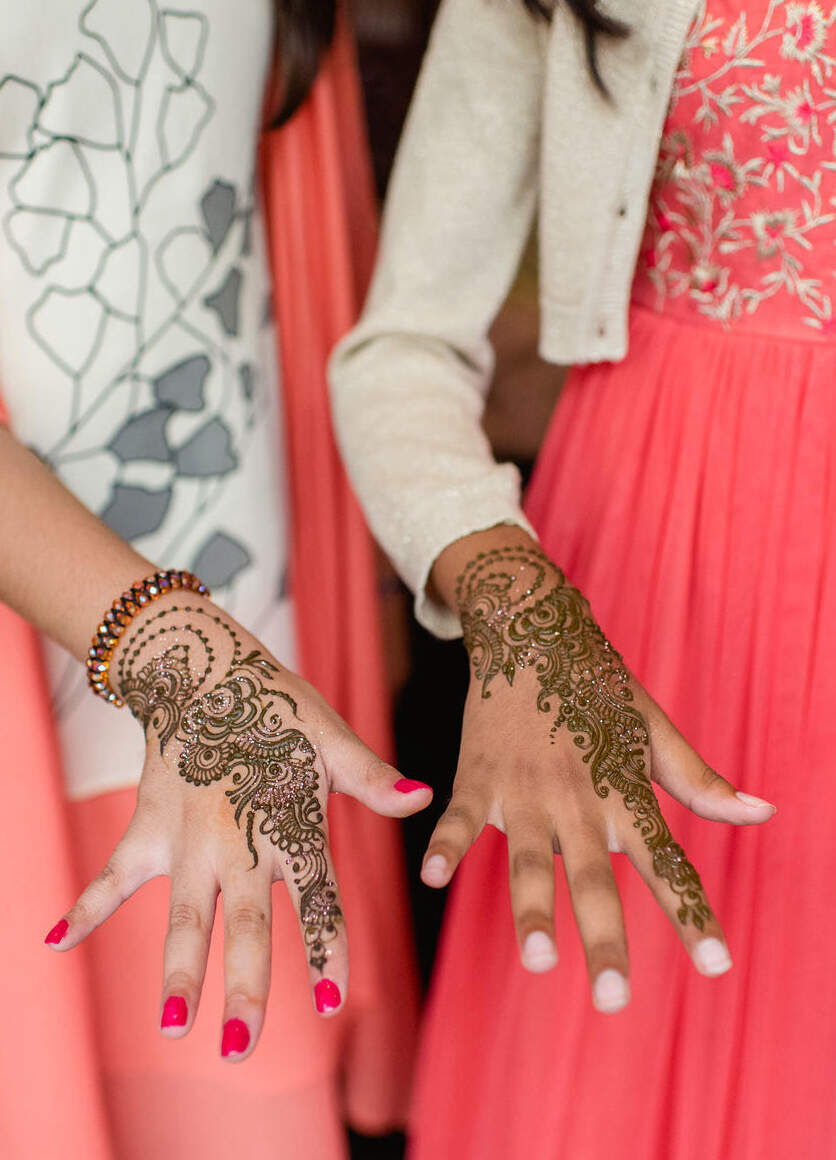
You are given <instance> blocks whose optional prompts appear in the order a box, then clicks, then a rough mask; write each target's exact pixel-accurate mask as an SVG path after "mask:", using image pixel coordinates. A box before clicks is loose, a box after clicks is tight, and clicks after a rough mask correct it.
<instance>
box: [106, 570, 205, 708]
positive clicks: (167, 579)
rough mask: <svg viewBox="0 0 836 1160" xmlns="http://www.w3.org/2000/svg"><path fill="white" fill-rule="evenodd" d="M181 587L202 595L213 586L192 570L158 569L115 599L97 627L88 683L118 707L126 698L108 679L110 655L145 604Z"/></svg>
mask: <svg viewBox="0 0 836 1160" xmlns="http://www.w3.org/2000/svg"><path fill="white" fill-rule="evenodd" d="M177 588H186V589H188V591H190V592H196V593H197V594H198V595H199V596H209V595H210V593H209V589H208V588H207V587H206V585H205V584H204V583H203V581H202V580H198V578H197V576H195V575H194V574H193V573H192V572H178V571H174V570H172V571H168V572H155V573H154V575H153V576H147V577H146V578H145V579H144V580H140V582H139V583H138V584H134V586H133V588H130V589H129V590H128V591H127V592H123V593H122V595H121V596H120V597H119V598H118V599H117V600H114V602H113V604H112V605H111V607H110V608H109V610H108V611H107V612H106V613H105V615H104V619H103V620H102V623H101V624H100V625H99V627H98V628H97V629H96V635H95V636H94V637H93V643H92V644H91V646H90V651H89V652H88V654H87V683H88V684H89V686H90V688H91V689H92V690H93V692H94V693H96V694H97V696H99V697H103V698H104V699H105V701H107V702H108V703H109V704H111V705H115V706H116V708H117V709H121V707H122V706H123V705H124V704H125V702H124V701H123V700H122V699H121V698H120V697H119V696H117V694H116V693H114V691H113V690H112V689H111V687H110V684H109V679H108V674H109V670H110V658H111V657H112V656H113V650H114V649H115V648H116V645H117V643H118V641H119V638H120V636H121V635H122V633H123V632H124V631H125V629H126V628H127V627H128V625H129V624H130V623H131V621H132V620H133V618H134V617H135V616H136V614H137V613H138V612H139V610H140V609H141V608H144V607H145V605H146V604H150V603H151V601H152V600H157V599H158V598H159V597H160V596H163V595H164V594H165V593H166V592H171V591H173V590H174V589H177Z"/></svg>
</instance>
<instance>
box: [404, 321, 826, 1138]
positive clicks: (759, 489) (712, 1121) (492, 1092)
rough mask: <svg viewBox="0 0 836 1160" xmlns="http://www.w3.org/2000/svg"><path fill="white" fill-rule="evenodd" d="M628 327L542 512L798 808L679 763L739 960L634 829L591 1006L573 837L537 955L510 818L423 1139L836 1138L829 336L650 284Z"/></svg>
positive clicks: (665, 686) (678, 694)
mask: <svg viewBox="0 0 836 1160" xmlns="http://www.w3.org/2000/svg"><path fill="white" fill-rule="evenodd" d="M805 333H806V332H805ZM630 335H631V347H630V351H631V353H630V357H629V358H628V359H627V360H626V361H625V362H624V363H619V364H603V365H600V366H592V367H587V368H584V369H581V370H578V371H575V372H573V373H572V374H571V375H570V376H569V379H568V381H567V384H566V386H565V388H564V391H563V394H562V396H561V399H560V402H559V403H558V406H557V410H556V413H555V416H554V419H553V421H552V425H551V427H550V429H549V433H548V435H547V438H546V441H545V444H544V446H543V449H542V451H541V455H540V459H539V462H538V465H537V469H536V472H535V476H534V478H533V480H532V484H531V488H530V492H529V495H528V497H527V505H526V508H527V512H528V515H529V518H530V519H531V521H532V523H533V524H534V526H535V527H536V528H537V530H538V533H539V535H540V537H541V540H542V543H543V546H544V548H545V549H546V550H547V551H548V552H549V554H550V555H551V556H552V558H554V559H556V560H558V561H559V562H560V564H561V566H562V567H563V568H564V569H565V570H566V572H567V574H568V575H569V577H570V578H571V580H572V581H573V583H575V584H577V585H578V586H579V587H580V588H581V590H582V591H583V592H584V593H585V594H586V595H587V596H588V597H589V600H590V602H591V604H592V609H593V612H594V614H595V616H596V618H597V619H598V621H599V622H600V624H601V625H603V626H604V627H605V629H606V632H607V634H608V636H609V637H610V639H611V640H612V641H613V643H614V644H615V646H616V647H617V648H618V649H619V650H620V651H621V652H622V653H623V655H624V658H625V660H626V662H627V663H628V665H629V666H630V667H631V669H632V670H633V672H635V673H636V675H637V676H638V678H639V680H641V681H642V683H643V684H644V686H645V687H646V688H647V689H648V691H649V692H650V693H651V694H652V696H654V697H655V698H656V699H657V700H658V701H659V703H660V704H661V705H662V707H663V709H664V710H665V711H666V712H667V713H668V715H669V716H670V717H671V719H672V720H673V721H674V723H675V724H676V725H677V727H678V728H679V729H680V730H681V731H682V732H683V733H684V734H685V736H686V737H687V738H688V740H689V741H690V742H691V743H692V744H693V745H694V746H695V747H696V748H697V749H698V751H699V752H700V753H701V755H702V756H703V757H704V758H705V760H706V762H707V763H709V764H710V765H711V766H712V767H713V768H715V769H717V770H719V771H720V772H721V773H722V774H723V775H725V776H726V777H728V778H729V779H730V780H731V781H732V782H733V783H734V784H735V785H736V786H739V787H740V788H741V789H743V790H747V791H749V792H750V793H753V794H756V795H758V796H761V797H764V798H766V799H768V800H769V801H772V802H774V803H775V804H776V805H777V807H778V812H777V814H776V816H775V817H774V818H773V819H772V820H771V821H770V822H769V823H767V824H766V825H764V826H762V827H753V828H751V829H739V828H737V827H733V826H724V825H719V824H717V823H713V822H708V821H705V820H703V819H701V818H697V817H695V816H694V815H693V814H690V813H689V812H688V811H687V810H686V809H685V808H684V807H683V806H680V805H679V804H678V803H676V802H674V801H672V800H671V799H670V798H669V797H668V796H667V795H666V794H664V792H663V791H661V790H660V791H659V796H660V799H661V802H662V809H663V810H664V812H665V815H666V817H667V819H668V821H669V822H670V825H671V828H672V830H673V833H674V836H675V837H676V838H677V840H679V841H680V842H681V843H682V845H683V846H684V847H685V849H686V851H687V852H688V855H689V857H690V858H691V859H692V861H693V862H694V864H695V865H696V867H697V869H698V870H699V872H700V874H701V877H702V879H703V882H704V883H705V887H706V890H707V893H708V897H709V900H710V902H711V904H712V907H713V908H714V910H715V911H716V913H717V915H718V917H719V918H720V921H721V922H722V923H723V925H724V928H725V931H726V935H727V937H728V941H729V946H730V950H731V954H732V958H733V960H734V967H733V969H732V970H731V971H730V972H729V973H728V974H727V975H724V976H722V977H721V978H719V979H707V978H702V977H701V976H699V975H698V974H697V972H696V971H695V969H694V967H693V966H692V964H691V962H690V959H689V958H688V956H687V955H686V953H685V951H684V950H683V948H682V946H681V944H680V942H679V939H678V938H677V935H676V931H675V930H674V929H673V927H672V926H671V924H670V922H669V921H668V919H667V918H666V917H665V915H664V914H663V913H662V911H661V910H660V909H659V907H658V906H657V905H656V904H655V902H654V901H653V899H652V897H651V895H650V893H649V891H648V890H647V887H646V886H645V884H644V882H643V881H642V880H641V878H640V877H639V876H638V875H637V874H636V872H635V871H634V870H633V868H632V867H631V866H630V865H629V863H628V861H627V858H626V857H625V856H623V855H617V856H615V857H614V859H613V864H614V869H615V873H616V879H617V883H618V887H619V890H620V893H621V898H622V902H623V906H624V915H625V922H626V927H627V935H628V940H629V947H630V959H631V987H632V1000H631V1003H630V1005H629V1006H628V1007H627V1008H626V1009H625V1011H623V1012H621V1013H620V1014H618V1015H600V1014H598V1013H597V1012H596V1011H594V1010H593V1008H592V1004H591V1000H590V995H589V981H588V978H587V974H586V964H585V961H584V956H583V952H582V948H581V945H580V940H579V937H578V933H577V929H576V927H575V923H574V919H573V916H572V907H571V902H570V899H569V896H568V890H567V888H566V882H565V878H564V875H563V872H562V867H561V864H560V859H557V865H556V873H557V898H556V924H557V925H556V935H557V945H558V948H559V953H560V962H559V963H558V965H557V967H556V968H555V970H553V971H551V972H549V973H548V974H546V975H539V976H538V975H530V974H527V973H526V972H525V971H524V970H523V969H522V967H521V966H520V964H519V952H518V949H517V943H516V939H515V937H514V931H513V925H512V921H511V913H510V906H509V902H508V859H507V852H506V843H505V839H504V837H502V836H501V835H499V834H498V833H497V832H496V831H491V830H490V829H489V830H488V831H487V832H486V833H485V834H484V835H483V836H482V837H481V838H480V839H479V841H478V842H477V844H476V846H475V847H474V848H473V850H472V851H471V852H470V854H469V855H468V856H467V859H466V860H465V862H464V864H463V866H462V868H461V870H460V872H459V875H458V882H457V885H456V888H455V892H454V896H453V899H452V904H451V909H450V911H449V912H448V915H447V928H446V935H445V937H444V939H443V948H442V953H441V959H440V962H439V963H438V964H437V969H436V984H435V990H434V994H433V996H432V1001H431V1009H430V1012H429V1015H428V1020H427V1031H426V1036H425V1039H424V1043H423V1048H422V1052H421V1057H420V1058H421V1062H420V1064H419V1069H418V1098H417V1106H416V1109H415V1116H414V1122H415V1136H416V1145H415V1148H414V1151H413V1154H412V1157H413V1160H436V1158H437V1157H440V1156H456V1157H459V1158H460V1160H529V1158H531V1157H537V1160H578V1158H581V1157H582V1158H583V1160H637V1158H639V1157H640V1158H641V1160H728V1158H729V1157H734V1158H735V1160H787V1158H788V1157H791V1156H798V1157H801V1156H804V1157H811V1158H812V1157H816V1158H817V1160H818V1158H821V1160H829V1158H832V1157H833V1156H834V1155H836V1145H834V1140H836V1105H835V1104H834V1101H833V1091H834V1085H836V1063H834V1061H836V970H835V969H834V968H836V938H835V937H834V933H833V928H832V924H831V922H830V917H829V900H828V894H827V889H826V887H825V889H824V892H823V890H822V886H823V884H827V883H830V882H832V881H833V880H834V875H836V843H834V841H833V831H834V827H836V796H834V793H833V785H832V773H831V769H832V761H833V758H832V754H833V751H834V745H836V716H834V712H833V704H834V694H836V649H834V643H836V539H834V534H833V533H834V519H836V395H834V391H833V383H834V375H835V374H836V346H834V344H833V343H832V342H828V343H821V342H819V341H818V340H817V339H815V338H809V339H808V338H804V339H800V340H797V341H788V340H786V339H784V338H781V337H779V338H771V337H769V336H767V335H761V334H757V335H753V334H751V333H745V334H735V335H731V336H730V335H728V334H727V333H725V332H724V331H723V330H722V329H720V328H717V327H715V326H714V325H713V323H712V324H708V323H706V322H704V321H702V320H700V321H692V322H687V323H686V322H683V321H681V320H678V319H674V318H669V317H666V316H664V315H657V314H654V313H652V312H651V311H648V310H646V309H644V308H641V307H636V308H634V311H633V316H632V318H631V327H630ZM545 728H547V726H545ZM487 902H489V903H490V905H487ZM474 964H476V967H475V966H474ZM463 996H465V1001H464V1002H462V997H463Z"/></svg>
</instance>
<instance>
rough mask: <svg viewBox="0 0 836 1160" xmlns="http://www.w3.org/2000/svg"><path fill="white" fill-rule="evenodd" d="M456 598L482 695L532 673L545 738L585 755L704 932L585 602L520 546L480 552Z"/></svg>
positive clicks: (608, 648) (618, 662)
mask: <svg viewBox="0 0 836 1160" xmlns="http://www.w3.org/2000/svg"><path fill="white" fill-rule="evenodd" d="M552 578H554V580H552ZM456 598H457V602H458V605H459V610H460V613H461V621H462V629H463V633H464V643H465V647H466V649H467V651H468V654H469V656H470V661H471V664H472V666H473V671H474V674H475V676H476V679H477V680H478V681H480V682H481V684H482V697H483V698H488V697H490V695H491V690H490V685H491V683H492V682H493V681H494V680H495V679H496V678H497V677H500V676H502V677H504V678H505V680H506V682H507V683H508V684H509V685H513V683H514V677H515V674H516V672H517V671H518V670H521V669H531V670H532V671H533V672H534V674H535V675H536V677H537V680H538V682H539V685H540V689H539V692H538V694H537V708H538V709H539V710H540V711H541V712H543V713H549V714H552V715H553V718H552V727H551V736H552V739H553V738H554V735H555V733H556V732H557V731H558V729H561V728H563V727H565V728H566V729H567V730H568V731H569V732H570V733H571V734H572V735H573V737H574V741H575V744H576V745H577V746H578V748H579V749H581V750H583V760H584V762H586V763H587V765H588V766H589V768H590V773H591V776H592V785H593V788H594V789H595V792H596V793H597V794H598V796H599V797H602V798H606V797H608V796H609V794H610V790H611V789H613V790H615V791H616V792H617V793H619V794H621V796H622V799H623V801H624V805H625V807H626V808H627V810H628V811H629V812H630V813H631V814H632V815H633V825H634V826H635V827H636V829H637V830H638V831H639V832H640V834H641V835H642V837H643V839H644V842H645V845H646V846H647V848H648V850H649V851H650V853H651V855H652V858H653V870H654V872H655V873H656V874H657V875H658V876H659V877H660V878H663V879H665V881H666V882H667V883H668V884H669V886H670V888H671V890H673V891H674V893H675V894H676V895H677V896H678V899H679V904H680V905H679V907H678V909H677V917H678V918H679V920H680V922H682V923H683V924H685V923H687V922H693V924H694V925H695V926H696V927H697V929H698V930H702V929H703V928H704V925H705V922H706V920H707V919H708V918H709V917H710V916H711V911H710V909H709V906H708V902H707V900H706V896H705V892H704V890H703V887H702V883H701V882H700V879H699V875H698V874H697V872H696V870H695V869H694V867H693V866H692V865H691V863H690V862H689V861H688V859H687V857H686V856H685V852H684V850H683V849H682V847H681V846H680V845H679V844H678V843H677V842H675V841H674V839H673V836H672V834H671V832H670V829H669V828H668V824H667V822H666V821H665V819H664V818H663V816H662V812H661V810H660V808H659V803H658V801H657V800H656V795H655V793H654V792H653V788H652V786H651V783H650V778H649V776H648V773H647V762H646V758H645V752H646V749H647V746H648V745H649V736H648V731H647V726H646V724H645V721H644V718H643V717H642V715H641V713H640V712H639V711H638V709H637V708H636V707H635V705H634V704H633V692H632V690H631V688H630V675H629V673H628V672H627V669H626V668H625V667H624V662H623V660H622V659H621V657H620V655H619V654H618V653H617V652H616V650H615V649H614V648H613V647H612V645H611V644H610V642H609V641H608V640H607V639H606V637H605V636H604V634H603V632H602V631H601V629H600V628H599V627H598V625H597V624H596V622H595V621H594V620H593V618H592V616H591V614H590V609H589V605H588V603H587V601H586V600H585V598H584V597H583V596H582V595H581V593H580V592H579V591H578V589H577V588H574V587H573V586H572V585H571V584H569V583H568V581H567V580H566V577H565V576H564V575H563V573H562V572H561V571H560V570H559V569H556V568H555V567H554V565H553V564H552V563H551V561H549V560H548V558H547V557H546V556H544V555H543V553H542V552H539V551H537V550H535V549H531V548H525V547H520V548H497V549H494V550H492V551H489V552H480V553H479V555H478V556H477V557H476V558H475V559H474V560H471V561H470V563H469V564H468V565H467V566H466V568H465V569H464V571H463V572H462V574H461V576H459V578H458V580H457V586H456ZM555 710H556V711H555Z"/></svg>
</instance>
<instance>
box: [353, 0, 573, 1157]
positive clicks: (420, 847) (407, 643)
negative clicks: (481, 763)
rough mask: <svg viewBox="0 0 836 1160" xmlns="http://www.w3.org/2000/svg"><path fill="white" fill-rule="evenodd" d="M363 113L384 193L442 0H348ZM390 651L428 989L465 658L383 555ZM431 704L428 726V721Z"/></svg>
mask: <svg viewBox="0 0 836 1160" xmlns="http://www.w3.org/2000/svg"><path fill="white" fill-rule="evenodd" d="M350 7H351V12H352V19H353V24H354V29H355V34H356V37H357V46H358V57H359V64H360V73H361V80H362V84H363V91H364V97H365V107H366V118H367V122H368V130H369V140H370V144H371V151H372V162H373V165H374V175H375V183H376V187H377V194H378V198H379V199H380V201H381V203H382V201H383V198H384V196H385V193H386V185H387V181H388V178H389V174H390V172H391V168H392V163H393V161H394V157H395V153H396V150H397V145H398V139H399V137H400V133H401V129H402V127H403V121H404V118H405V116H406V112H407V109H408V107H409V101H410V98H411V96H412V90H413V88H414V85H415V81H416V79H417V76H418V71H419V68H420V64H421V58H422V56H423V54H424V50H425V48H426V44H427V38H428V35H429V31H430V28H431V26H432V22H433V19H434V17H435V13H436V9H437V7H438V0H351V3H350ZM537 330H538V311H537V268H536V255H535V252H534V247H533V245H530V246H529V248H528V252H527V254H526V256H525V258H524V259H523V262H522V265H521V268H520V272H519V275H518V277H517V280H516V284H515V285H514V287H513V289H512V291H511V293H510V295H509V298H508V301H507V302H506V304H505V306H504V308H503V310H502V312H501V313H500V315H499V317H498V318H497V319H496V322H495V323H494V327H493V331H492V338H493V342H494V346H495V349H496V356H497V367H496V374H495V377H494V382H493V385H492V388H491V392H490V396H489V398H488V402H487V406H486V409H485V416H484V427H485V430H486V432H487V435H488V438H489V439H490V441H491V444H492V446H493V448H494V451H495V453H496V455H497V457H498V458H499V459H502V460H510V461H513V462H514V463H516V464H517V466H518V467H519V469H520V471H521V472H522V475H523V479H524V480H527V479H528V477H529V475H530V474H531V470H532V466H533V463H534V459H535V457H536V455H537V450H538V448H539V446H540V442H541V440H542V438H543V435H544V433H545V430H546V426H547V424H548V421H549V418H550V416H551V413H552V410H553V408H554V405H555V402H556V400H557V396H558V394H559V391H560V388H561V385H562V381H563V374H562V373H561V371H559V370H558V369H557V368H555V367H554V366H550V365H548V364H546V363H544V362H543V361H542V360H541V359H540V358H538V356H537ZM380 574H381V593H382V597H383V600H382V604H383V610H384V618H385V630H386V656H387V662H388V665H389V678H390V684H391V689H392V698H393V709H394V721H395V744H396V750H397V761H398V767H399V769H400V770H401V772H402V773H403V774H404V776H406V777H414V778H418V779H419V780H421V781H426V782H428V783H429V784H430V785H432V786H433V788H434V790H435V798H434V801H433V805H432V806H431V807H430V808H429V809H428V810H425V811H423V812H422V813H421V814H419V815H418V816H417V817H415V818H410V819H407V821H406V822H405V824H404V843H405V853H406V858H407V862H408V867H407V870H408V876H409V883H410V889H411V893H412V899H411V901H412V913H413V920H414V926H415V942H416V946H417V948H418V958H419V966H420V970H421V976H422V980H423V983H424V988H425V992H426V988H427V985H428V983H429V978H430V973H431V970H432V964H433V959H434V957H435V951H436V947H437V944H438V938H439V933H440V929H441V922H442V917H443V911H444V904H445V892H443V891H442V892H439V891H432V890H429V889H428V888H427V887H425V886H423V885H422V884H421V882H420V880H419V877H418V873H419V870H420V865H421V859H422V856H423V853H424V849H425V847H426V844H427V841H428V839H429V836H430V834H431V832H432V830H433V828H434V826H435V823H436V821H437V819H438V816H439V815H440V813H441V812H442V810H443V809H444V807H445V805H446V803H447V801H448V799H449V796H450V788H451V786H452V781H453V775H454V773H455V769H456V761H457V758H458V747H459V734H460V728H461V714H462V709H463V706H464V699H465V695H466V692H467V675H468V670H467V660H466V656H465V652H464V649H463V648H462V646H461V644H460V643H459V642H458V641H450V642H444V641H438V640H436V639H435V638H434V637H432V636H430V635H429V634H428V633H426V632H425V631H424V630H423V629H422V628H420V626H419V625H418V624H417V623H416V622H415V620H414V619H413V617H412V607H411V606H412V597H411V594H410V593H409V592H408V591H407V590H406V589H405V588H404V586H403V585H402V584H401V583H400V581H399V580H398V578H397V576H396V575H395V574H394V572H393V571H392V570H391V568H390V567H389V566H388V564H387V562H386V561H385V560H384V559H381V569H380ZM430 705H431V706H432V722H433V727H432V730H428V729H427V726H426V722H427V720H428V717H429V715H430V714H429V707H430ZM403 1147H404V1141H403V1138H402V1137H399V1136H390V1137H387V1138H385V1139H377V1140H371V1139H368V1138H366V1137H359V1136H353V1137H352V1154H353V1157H354V1160H399V1158H400V1157H401V1156H402V1155H403Z"/></svg>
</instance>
